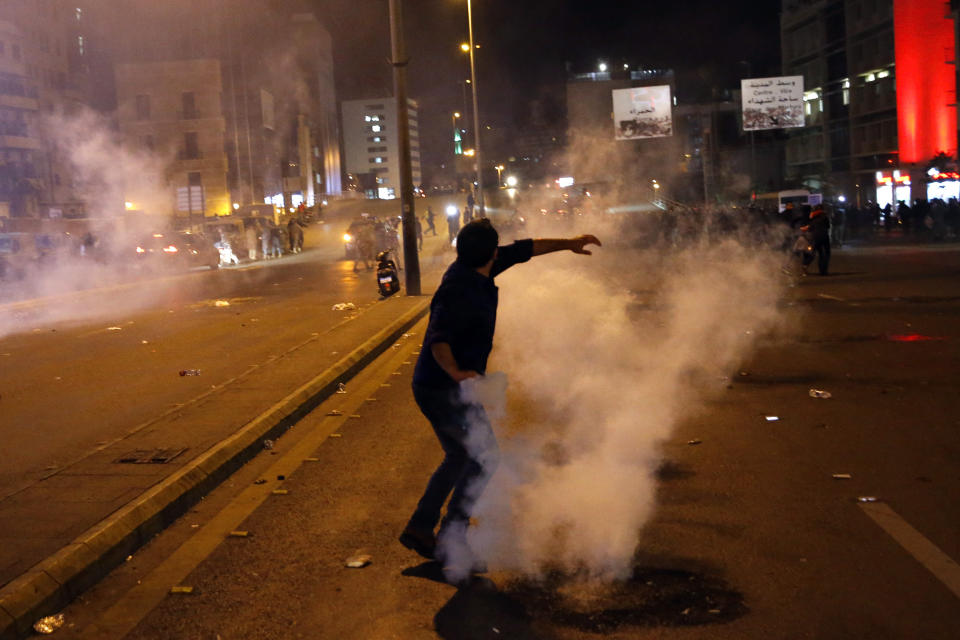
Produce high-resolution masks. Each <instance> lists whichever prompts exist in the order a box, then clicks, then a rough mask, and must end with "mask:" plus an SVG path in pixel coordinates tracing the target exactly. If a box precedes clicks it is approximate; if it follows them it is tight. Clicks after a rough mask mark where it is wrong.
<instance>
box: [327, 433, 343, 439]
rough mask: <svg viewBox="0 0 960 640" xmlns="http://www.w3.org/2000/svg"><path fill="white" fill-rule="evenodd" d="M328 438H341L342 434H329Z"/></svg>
mask: <svg viewBox="0 0 960 640" xmlns="http://www.w3.org/2000/svg"><path fill="white" fill-rule="evenodd" d="M330 437H331V438H342V437H343V434H342V433H331V434H330Z"/></svg>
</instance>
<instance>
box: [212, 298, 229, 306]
mask: <svg viewBox="0 0 960 640" xmlns="http://www.w3.org/2000/svg"><path fill="white" fill-rule="evenodd" d="M213 306H215V307H229V306H230V301H229V300H214V302H213Z"/></svg>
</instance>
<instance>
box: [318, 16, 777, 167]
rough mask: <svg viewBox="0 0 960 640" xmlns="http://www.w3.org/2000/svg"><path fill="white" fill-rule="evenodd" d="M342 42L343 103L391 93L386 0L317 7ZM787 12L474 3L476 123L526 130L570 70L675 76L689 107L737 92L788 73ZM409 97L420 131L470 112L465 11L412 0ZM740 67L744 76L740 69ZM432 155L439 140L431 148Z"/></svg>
mask: <svg viewBox="0 0 960 640" xmlns="http://www.w3.org/2000/svg"><path fill="white" fill-rule="evenodd" d="M316 6H317V7H318V9H319V10H320V13H321V15H322V16H323V19H324V20H325V21H326V23H327V24H328V25H329V27H330V29H331V32H332V34H333V37H334V42H335V48H336V63H337V84H338V91H339V93H340V95H339V96H338V97H339V98H340V99H341V100H343V99H352V98H363V97H368V96H369V97H373V96H374V95H385V94H389V93H392V79H391V73H390V67H389V66H388V64H387V60H388V58H389V56H390V40H389V22H388V20H389V13H388V3H387V1H386V0H360V1H358V0H316ZM779 9H780V2H779V0H753V1H750V0H726V1H725V2H716V1H715V0H713V1H709V0H673V1H672V2H662V3H653V2H642V1H636V0H634V1H630V0H591V1H589V2H586V1H582V2H573V1H566V2H564V1H561V0H509V1H508V0H474V2H473V11H474V36H475V39H476V42H477V43H478V44H479V45H480V46H481V49H480V50H479V51H478V52H477V73H478V77H479V82H478V84H479V87H480V112H481V114H482V115H483V119H484V121H485V122H489V123H492V124H495V125H497V126H507V127H522V126H524V124H525V123H526V122H527V121H528V118H529V110H530V103H531V101H532V100H535V99H537V98H545V97H546V98H547V100H546V102H547V103H550V102H559V103H561V105H560V113H556V111H557V110H556V109H554V110H552V111H551V110H549V109H548V115H551V114H552V115H553V116H554V117H561V118H562V96H563V85H564V82H565V79H566V76H567V73H568V70H570V71H573V72H577V71H592V70H594V69H596V65H597V62H598V61H599V60H601V59H602V60H605V61H607V62H609V63H610V64H612V65H617V66H618V67H619V66H622V65H623V64H624V63H628V64H630V65H631V67H636V66H644V67H648V68H671V69H674V70H675V71H676V73H677V93H678V96H679V99H680V100H681V101H685V100H694V99H698V98H702V97H705V96H707V97H708V96H709V95H710V91H711V88H712V87H719V88H727V89H734V88H739V78H741V77H745V71H746V70H747V69H751V70H752V75H753V76H754V77H759V76H765V75H776V74H778V73H779V67H780V51H779ZM404 10H405V12H406V16H405V23H406V33H407V39H408V49H409V51H408V53H409V55H410V77H409V81H410V95H411V96H412V97H414V98H417V99H419V100H420V103H421V131H422V132H423V133H426V132H427V131H429V130H430V129H431V122H437V121H439V120H440V119H441V118H443V119H449V117H450V113H451V112H452V111H454V110H462V103H463V97H462V88H461V85H460V84H458V83H459V82H460V81H462V79H464V78H466V77H469V67H468V64H467V60H466V55H464V54H462V53H460V51H459V49H458V48H457V47H458V44H459V43H460V42H461V41H464V40H466V35H467V17H466V0H404ZM741 61H744V62H745V64H743V63H741ZM423 142H424V147H425V149H424V151H425V152H426V153H427V154H428V155H429V154H430V146H431V140H430V139H429V138H427V139H425V140H424V141H423Z"/></svg>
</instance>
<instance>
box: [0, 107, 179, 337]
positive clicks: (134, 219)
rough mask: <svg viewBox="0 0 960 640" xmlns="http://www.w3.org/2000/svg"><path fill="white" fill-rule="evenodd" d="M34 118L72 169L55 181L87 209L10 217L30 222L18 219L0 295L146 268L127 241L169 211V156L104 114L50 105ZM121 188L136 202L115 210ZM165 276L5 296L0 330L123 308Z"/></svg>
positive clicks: (157, 225) (166, 219)
mask: <svg viewBox="0 0 960 640" xmlns="http://www.w3.org/2000/svg"><path fill="white" fill-rule="evenodd" d="M41 126H42V128H43V129H45V130H47V131H51V132H55V135H50V136H48V138H49V139H52V140H57V149H56V151H55V154H54V157H55V158H56V163H55V166H56V167H58V168H59V169H60V170H63V171H64V172H65V174H67V175H69V176H71V183H72V186H71V184H66V183H65V184H64V186H63V187H62V189H61V190H62V191H64V192H66V191H67V190H68V189H71V188H72V191H73V196H74V197H75V198H76V199H78V200H82V201H84V202H85V204H86V208H87V215H88V217H86V218H79V219H71V220H55V219H50V220H48V219H34V220H18V221H17V222H18V223H21V222H22V223H30V224H31V225H32V226H30V227H29V228H24V229H23V231H25V232H26V235H25V236H23V237H21V238H20V239H19V241H18V246H19V253H17V254H16V255H14V256H7V260H8V262H7V264H6V265H5V269H3V272H4V273H2V274H0V276H2V277H0V299H2V300H3V302H12V301H16V300H36V299H37V298H44V297H47V296H61V294H65V293H69V292H75V291H79V290H85V289H95V288H97V287H101V286H109V285H114V284H116V283H118V282H121V281H129V280H134V279H143V278H146V277H151V276H153V275H155V274H154V273H151V271H152V270H153V269H152V268H151V267H150V266H149V265H146V264H143V262H142V261H138V260H137V258H136V246H137V243H138V241H142V240H143V238H144V237H145V236H147V235H149V234H150V233H152V232H155V231H161V230H165V229H166V228H167V227H168V226H170V223H171V221H172V218H171V214H172V211H171V207H172V201H171V192H170V189H169V188H168V185H167V180H166V177H165V171H166V167H167V164H168V158H166V157H164V156H163V155H161V154H154V153H149V152H147V151H145V150H144V151H138V150H134V149H131V148H129V147H128V146H126V145H124V144H123V143H122V141H121V140H120V138H119V135H118V134H117V132H116V131H115V130H114V129H113V128H112V127H111V126H110V123H109V122H108V121H107V120H106V119H105V118H104V117H102V116H100V115H98V114H96V113H94V112H92V111H90V110H85V109H80V110H77V111H75V112H73V113H70V114H66V113H62V112H61V113H55V114H52V115H49V116H46V117H45V118H44V119H43V121H42V123H41ZM130 194H136V196H135V198H136V199H135V202H134V204H135V205H136V207H137V208H138V209H142V211H137V212H132V213H130V214H125V213H124V208H125V207H124V204H125V202H126V201H127V200H128V199H131V200H132V199H133V198H131V197H130ZM61 197H64V196H63V195H61ZM145 214H154V215H145ZM167 286H168V285H167V284H160V283H154V285H152V286H151V287H143V286H139V287H138V286H127V287H125V293H124V295H122V296H118V295H92V294H91V295H73V296H61V297H58V298H56V299H49V300H43V301H41V302H36V303H28V302H23V303H20V304H16V305H5V306H3V307H0V337H2V336H4V335H7V334H10V333H16V332H18V331H24V330H29V329H32V328H36V327H38V326H43V325H46V324H50V323H53V322H63V321H72V320H83V319H90V318H94V317H107V316H109V315H111V314H116V313H118V312H119V313H125V312H128V311H131V310H134V309H136V308H139V307H140V306H142V305H144V304H146V303H148V302H151V301H155V300H156V299H157V296H158V295H159V294H160V293H161V292H162V291H163V290H164V289H165V288H166V287H167ZM170 286H172V285H170ZM91 301H95V302H94V303H91Z"/></svg>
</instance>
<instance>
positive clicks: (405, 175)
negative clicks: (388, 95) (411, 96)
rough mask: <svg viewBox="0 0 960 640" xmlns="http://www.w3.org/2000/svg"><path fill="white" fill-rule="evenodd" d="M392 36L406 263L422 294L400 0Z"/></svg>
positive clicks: (414, 289) (409, 283)
mask: <svg viewBox="0 0 960 640" xmlns="http://www.w3.org/2000/svg"><path fill="white" fill-rule="evenodd" d="M390 39H391V41H392V45H393V60H392V61H391V63H390V64H392V65H393V92H394V94H395V96H396V101H397V140H398V141H399V143H400V145H399V146H400V150H399V151H400V202H401V206H402V216H401V217H402V219H403V262H404V265H405V266H406V289H407V295H408V296H418V295H420V261H419V258H418V257H417V230H416V213H415V212H414V210H413V168H412V166H411V164H410V106H409V105H408V104H407V62H408V60H407V45H406V42H405V41H404V38H403V13H402V12H401V6H400V0H390Z"/></svg>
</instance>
